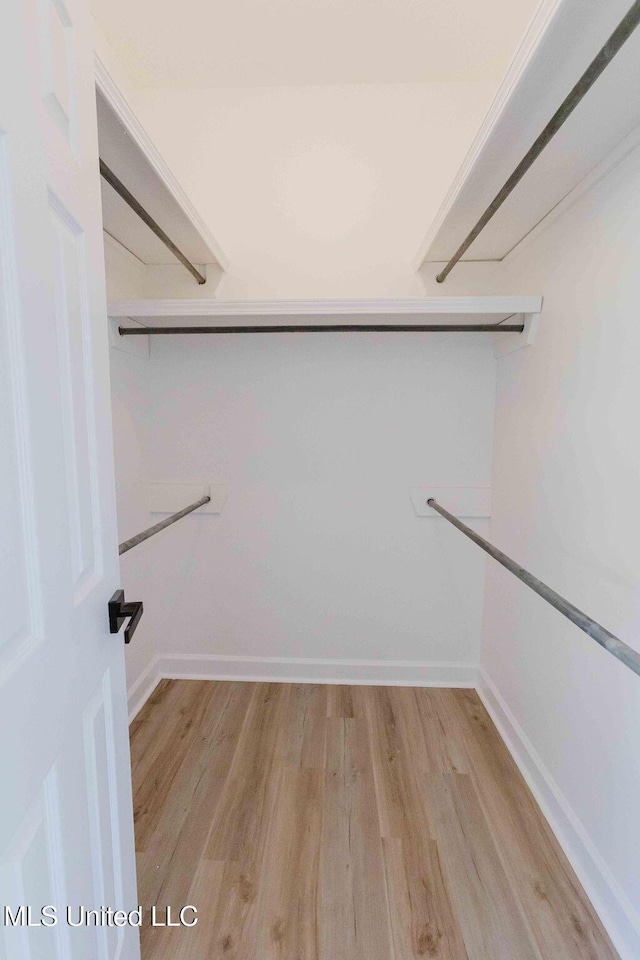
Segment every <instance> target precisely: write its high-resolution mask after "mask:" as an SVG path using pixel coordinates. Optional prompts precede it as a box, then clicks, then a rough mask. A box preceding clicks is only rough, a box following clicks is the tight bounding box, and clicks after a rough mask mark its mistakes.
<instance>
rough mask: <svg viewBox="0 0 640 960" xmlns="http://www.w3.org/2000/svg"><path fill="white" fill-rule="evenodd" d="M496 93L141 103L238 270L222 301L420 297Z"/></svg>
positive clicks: (277, 91)
mask: <svg viewBox="0 0 640 960" xmlns="http://www.w3.org/2000/svg"><path fill="white" fill-rule="evenodd" d="M495 88H496V83H495V82H492V81H471V82H449V83H423V84H361V85H357V84H354V85H344V86H323V87H298V88H295V87H271V88H248V89H247V88H244V89H234V88H226V89H203V90H194V89H191V90H137V91H135V93H132V96H134V98H135V101H134V102H135V106H136V111H137V113H138V115H139V117H140V120H141V122H142V123H143V124H144V126H145V128H146V129H147V130H148V132H149V134H150V136H151V137H152V139H153V140H154V142H155V143H156V144H157V146H158V148H159V150H160V151H161V153H162V154H163V156H164V158H165V159H166V161H167V163H168V164H169V166H170V167H171V169H172V171H173V172H174V174H175V175H176V177H177V178H178V180H179V181H180V183H181V185H182V186H183V188H184V189H185V190H186V192H187V194H188V195H189V197H190V198H191V200H192V201H193V203H194V204H195V205H196V207H197V208H198V210H199V212H200V213H201V215H202V217H203V218H204V220H205V222H207V224H208V225H209V227H210V229H211V230H212V232H213V233H214V234H215V236H216V237H217V238H218V240H219V242H220V244H221V246H222V249H223V250H224V251H225V254H226V255H227V257H228V258H229V259H230V262H231V265H230V268H229V271H228V273H227V275H226V276H225V277H224V279H223V280H222V282H221V284H220V287H219V289H218V292H217V296H218V297H220V298H222V299H245V298H246V299H251V298H253V299H261V298H265V299H268V298H274V299H278V298H286V297H293V298H305V297H311V298H314V297H351V296H352V297H378V296H380V297H385V296H420V295H421V286H420V281H419V279H418V277H417V276H416V274H415V272H414V267H413V260H414V257H415V253H416V250H417V248H418V245H419V243H420V241H421V239H422V236H423V234H424V229H425V224H426V223H429V222H430V221H431V219H432V218H433V216H434V215H435V213H436V211H437V209H438V207H439V205H440V202H441V200H442V198H443V196H444V195H445V193H446V190H447V188H448V186H449V184H450V183H451V181H452V179H453V177H454V176H455V173H456V171H457V169H458V166H459V165H460V163H461V162H462V160H463V158H464V155H465V152H466V150H467V149H468V147H469V145H470V143H471V141H472V139H473V137H474V135H475V132H476V130H477V128H478V127H479V125H480V122H481V120H482V118H483V115H484V113H485V111H486V110H487V109H488V107H489V104H490V101H491V98H492V96H493V93H494V92H495Z"/></svg>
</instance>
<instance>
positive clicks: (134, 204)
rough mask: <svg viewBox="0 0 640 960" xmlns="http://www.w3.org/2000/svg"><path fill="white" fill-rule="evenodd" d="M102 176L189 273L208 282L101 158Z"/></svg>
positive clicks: (201, 280) (198, 279) (201, 281)
mask: <svg viewBox="0 0 640 960" xmlns="http://www.w3.org/2000/svg"><path fill="white" fill-rule="evenodd" d="M100 176H101V177H102V178H103V179H104V180H106V181H107V183H108V184H109V185H110V186H111V187H113V189H114V190H115V191H116V193H117V194H119V195H120V196H121V197H122V199H123V200H124V202H125V203H128V204H129V206H130V207H131V209H132V210H133V211H134V213H137V214H138V216H139V217H140V219H141V220H144V222H145V223H146V225H147V226H148V227H149V229H151V230H153V232H154V233H155V235H156V237H158V238H159V239H160V240H162V242H163V243H164V245H165V247H168V248H169V250H171V253H172V254H173V255H174V257H177V258H178V260H179V261H180V263H181V264H182V265H183V266H185V267H186V268H187V270H188V271H189V273H190V274H191V275H192V276H193V277H195V278H196V280H197V281H198V283H206V282H207V278H206V277H205V276H203V275H202V274H201V273H200V271H199V270H197V269H196V267H194V265H193V264H192V263H191V262H190V261H189V260H187V258H186V257H185V255H184V253H183V252H182V250H179V249H178V247H176V245H175V243H174V242H173V240H171V239H170V238H169V237H168V236H167V235H166V233H165V232H164V230H163V229H162V227H161V226H159V225H158V224H157V223H156V221H155V220H154V219H153V217H152V216H151V214H149V213H147V211H146V210H145V208H144V207H143V206H142V204H141V203H139V202H138V201H137V200H136V198H135V197H134V196H133V194H132V193H130V192H129V190H127V188H126V187H125V185H124V183H122V181H121V180H118V178H117V177H116V175H115V173H114V172H113V171H112V170H110V169H109V167H108V166H107V165H106V163H105V162H104V160H100Z"/></svg>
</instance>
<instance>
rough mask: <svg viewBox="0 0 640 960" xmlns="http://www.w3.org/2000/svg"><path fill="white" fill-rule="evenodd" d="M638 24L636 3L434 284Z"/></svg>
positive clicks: (443, 277)
mask: <svg viewBox="0 0 640 960" xmlns="http://www.w3.org/2000/svg"><path fill="white" fill-rule="evenodd" d="M639 23H640V0H636V2H635V3H634V4H632V6H631V7H630V8H629V10H628V12H627V14H626V16H625V17H623V19H622V20H621V21H620V23H619V24H618V26H617V27H616V29H615V30H614V31H613V33H612V34H611V36H610V37H609V39H608V40H607V42H606V43H605V45H604V46H603V47H602V49H601V50H600V51H599V53H598V54H597V55H596V57H595V58H594V59H593V60H592V61H591V63H590V64H589V66H588V67H587V69H586V70H585V72H584V73H583V74H582V76H581V77H580V79H579V80H578V82H577V83H576V85H575V86H574V87H573V89H572V90H571V91H570V93H569V94H567V96H566V97H565V99H564V100H563V101H562V103H561V104H560V106H559V107H558V109H557V110H556V112H555V113H554V115H553V116H552V117H551V120H549V122H548V124H547V125H546V127H545V128H544V130H543V131H542V133H540V134H539V136H538V138H537V139H536V140H535V141H534V143H533V144H532V145H531V146H530V147H529V149H528V151H527V152H526V153H525V155H524V157H523V158H522V160H521V161H520V163H519V164H518V166H517V167H516V168H515V170H514V171H513V173H512V174H511V176H510V177H509V179H508V180H507V182H506V183H505V184H504V186H503V187H502V189H501V190H500V191H499V192H498V193H497V194H496V196H495V197H494V198H493V200H492V201H491V203H490V204H489V206H488V207H487V209H486V210H485V212H484V213H483V214H482V216H481V217H480V219H479V220H478V222H477V223H476V225H475V227H473V229H472V230H471V231H470V233H469V234H468V236H467V237H466V239H465V240H463V242H462V243H461V244H460V246H459V247H458V249H457V250H456V252H455V253H454V255H453V256H452V257H451V260H449V262H448V263H447V265H446V267H445V268H444V270H442V271H441V272H440V273H439V274H438V276H437V277H436V280H437V281H438V283H443V282H444V280H446V278H447V276H448V275H449V273H450V272H451V271H452V270H453V268H454V267H455V265H456V263H457V262H458V260H460V258H461V257H462V256H463V255H464V254H465V253H466V251H467V250H468V249H469V247H470V246H471V244H472V243H473V241H474V240H475V239H476V237H477V236H478V234H479V233H481V231H482V230H484V228H485V227H486V225H487V224H488V223H489V221H490V220H491V218H492V217H493V215H494V214H495V213H496V212H497V211H498V210H499V209H500V207H501V206H502V204H503V203H504V201H505V200H506V199H507V197H508V196H509V194H510V193H511V191H512V190H513V188H514V187H515V186H516V185H517V184H518V183H519V182H520V180H522V178H523V177H524V175H525V173H526V172H527V170H528V169H529V167H531V165H532V164H533V163H534V161H535V160H536V159H537V158H538V157H539V156H540V154H541V153H542V151H543V150H544V148H545V147H546V146H547V144H548V143H549V141H550V140H551V139H552V138H553V137H554V136H555V134H556V133H557V132H558V130H559V129H560V127H561V126H562V125H563V123H564V122H565V120H567V119H568V117H569V116H570V115H571V114H572V113H573V111H574V110H575V108H576V107H577V106H578V104H579V103H580V101H581V100H582V98H583V97H584V96H585V94H586V93H588V91H589V90H590V88H591V87H592V86H593V84H594V83H595V82H596V80H597V79H598V77H599V76H600V74H601V73H602V72H603V70H604V69H605V67H607V66H608V65H609V64H610V63H611V61H612V60H613V58H614V57H615V55H616V54H617V53H618V51H619V50H620V48H621V47H622V46H623V44H624V43H625V42H626V41H627V40H628V39H629V37H630V36H631V34H632V33H633V31H634V30H635V29H636V27H637V26H638V24H639Z"/></svg>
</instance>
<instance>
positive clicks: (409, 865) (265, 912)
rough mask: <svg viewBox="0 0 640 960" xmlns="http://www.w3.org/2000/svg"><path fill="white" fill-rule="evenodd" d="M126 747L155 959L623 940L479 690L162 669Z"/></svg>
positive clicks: (497, 959)
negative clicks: (572, 862) (164, 922)
mask: <svg viewBox="0 0 640 960" xmlns="http://www.w3.org/2000/svg"><path fill="white" fill-rule="evenodd" d="M131 749H132V765H133V785H134V805H135V821H136V846H137V851H138V854H137V857H138V886H139V896H140V902H141V903H142V904H144V905H145V906H147V907H150V906H151V905H152V904H158V905H159V907H160V908H162V910H164V907H165V905H167V904H168V905H170V906H172V907H173V908H174V910H177V909H179V908H180V907H182V906H184V905H185V904H194V905H195V906H197V907H198V916H199V922H198V924H197V926H195V927H193V928H192V929H161V928H157V929H153V928H152V927H150V926H148V925H145V926H143V930H142V945H143V960H413V958H438V960H613V958H615V957H617V954H616V952H615V951H614V949H613V947H612V946H611V943H610V941H609V939H608V937H607V935H606V934H605V932H604V930H603V928H602V926H601V924H600V922H599V921H598V919H597V917H596V915H595V913H594V911H593V909H592V907H591V905H590V903H589V901H588V900H587V898H586V896H585V894H584V892H583V890H582V888H581V887H580V884H579V883H578V881H577V879H576V877H575V875H574V873H573V871H572V870H571V868H570V867H569V864H568V863H567V860H566V858H565V857H564V855H563V853H562V851H561V850H560V847H559V846H558V844H557V842H556V840H555V839H554V837H553V835H552V834H551V831H550V829H549V827H548V826H547V823H546V821H545V820H544V818H543V816H542V814H541V813H540V811H539V809H538V807H537V805H536V803H535V801H534V800H533V797H532V795H531V793H530V792H529V790H528V788H527V786H526V785H525V783H524V781H523V779H522V777H521V776H520V774H519V773H518V770H517V768H516V767H515V764H514V763H513V761H512V759H511V757H510V755H509V753H508V751H507V749H506V747H505V746H504V743H503V742H502V740H501V739H500V737H499V735H498V733H497V731H496V729H495V727H494V726H493V724H492V722H491V720H490V719H489V716H488V714H487V713H486V711H485V710H484V708H483V706H482V704H481V703H480V700H479V698H478V696H477V694H476V693H475V692H474V691H472V690H444V689H433V688H430V689H423V688H409V687H365V686H359V687H349V686H323V685H312V684H308V685H307V684H275V683H274V684H268V683H228V682H212V681H196V680H173V681H168V680H163V681H162V682H161V683H160V684H159V686H158V687H157V688H156V690H155V692H154V694H153V695H152V697H151V698H150V700H149V701H148V702H147V704H146V705H145V707H144V708H143V710H142V711H141V713H140V714H139V715H138V717H137V718H136V720H135V721H134V723H133V724H132V727H131ZM160 915H162V914H160Z"/></svg>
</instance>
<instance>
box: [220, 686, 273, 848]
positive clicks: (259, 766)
mask: <svg viewBox="0 0 640 960" xmlns="http://www.w3.org/2000/svg"><path fill="white" fill-rule="evenodd" d="M290 693H291V688H290V686H289V685H286V684H277V683H258V684H256V687H255V691H254V694H253V697H252V699H251V703H250V704H249V708H248V710H247V714H246V717H245V721H244V725H243V728H242V732H241V734H240V739H239V741H238V746H237V748H236V751H235V755H234V758H233V763H232V766H231V770H230V771H229V775H228V777H227V780H226V783H225V785H224V788H223V792H222V796H221V798H220V803H219V805H218V809H217V810H216V811H215V815H214V817H213V819H212V823H211V835H210V839H209V843H208V845H207V852H206V854H205V858H206V859H207V860H224V861H229V860H236V861H239V862H241V863H243V864H248V863H252V862H260V859H261V854H262V852H263V849H264V844H265V840H266V836H267V830H268V826H269V823H270V822H271V817H272V814H273V808H274V804H275V799H276V795H277V789H278V777H279V775H280V773H281V766H280V764H279V763H278V759H279V757H278V744H279V738H280V736H281V727H282V722H283V718H284V716H285V715H286V710H287V706H288V700H289V696H290Z"/></svg>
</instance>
